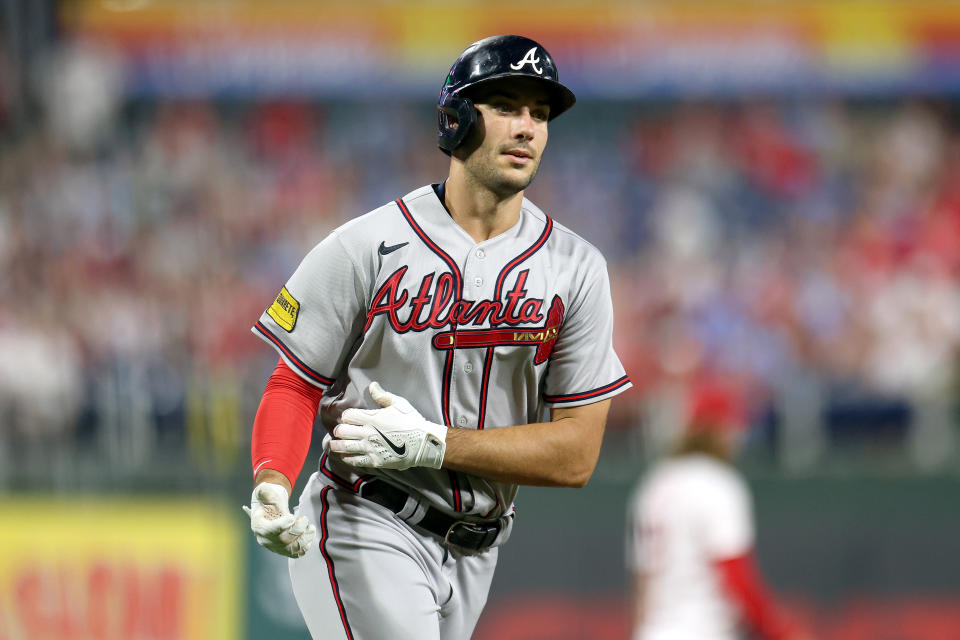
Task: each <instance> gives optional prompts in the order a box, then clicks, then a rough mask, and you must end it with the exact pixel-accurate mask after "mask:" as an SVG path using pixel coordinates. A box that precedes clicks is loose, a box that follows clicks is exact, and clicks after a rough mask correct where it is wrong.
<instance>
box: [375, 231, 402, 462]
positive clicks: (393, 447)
mask: <svg viewBox="0 0 960 640" xmlns="http://www.w3.org/2000/svg"><path fill="white" fill-rule="evenodd" d="M404 244H406V243H404ZM373 430H374V431H376V432H377V433H379V434H380V437H381V438H383V439H384V441H386V443H387V444H388V445H390V448H391V449H393V451H394V453H396V454H397V455H398V456H402V455H403V454H405V453H406V452H407V445H406V444H404V445H402V446H399V447H398V446H397V445H395V444H394V443H393V440H391V439H390V438H388V437H387V436H385V435H384V434H383V431H380V429H377V428H376V427H374V428H373Z"/></svg>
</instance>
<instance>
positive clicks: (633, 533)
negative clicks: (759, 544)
mask: <svg viewBox="0 0 960 640" xmlns="http://www.w3.org/2000/svg"><path fill="white" fill-rule="evenodd" d="M743 414H744V412H743V406H742V402H741V399H740V398H739V396H738V394H737V392H736V391H735V390H734V389H731V388H728V387H725V386H723V385H709V386H703V387H701V388H699V389H696V390H695V391H694V392H693V394H692V396H691V402H690V411H689V413H688V417H687V419H686V421H685V424H686V425H687V427H686V429H685V431H684V433H683V434H682V436H681V438H680V442H679V444H678V446H677V448H676V449H675V451H674V454H673V455H671V456H670V457H668V458H667V459H665V460H662V461H660V462H659V463H657V464H656V465H654V467H653V468H652V469H651V470H650V471H649V472H648V473H647V474H646V475H645V476H644V477H643V478H642V480H641V481H640V483H639V485H638V487H637V489H636V491H635V492H634V495H633V497H632V498H631V501H630V507H629V508H630V513H629V517H628V530H629V538H628V540H627V558H628V567H629V569H630V570H631V572H632V576H633V598H632V604H633V614H634V617H633V640H734V639H736V638H739V637H740V636H739V628H740V626H741V623H746V626H748V627H750V628H751V630H752V631H753V633H754V634H755V635H756V636H757V637H760V638H763V639H764V640H806V639H807V638H808V636H807V635H806V634H805V633H803V632H801V631H800V630H799V629H798V628H797V627H796V626H795V625H794V624H792V623H791V622H790V621H788V620H787V618H786V617H785V616H784V615H783V614H782V613H781V611H780V608H779V606H778V605H777V603H776V601H775V599H774V597H773V596H772V594H771V593H770V592H769V591H768V590H767V588H766V587H765V586H764V584H763V581H762V580H761V578H760V574H759V572H758V570H757V565H756V563H755V561H754V557H753V555H754V554H753V546H754V520H753V512H752V507H751V496H750V490H749V488H748V487H747V484H746V482H745V481H744V479H743V477H742V475H741V474H740V473H739V472H738V471H737V470H736V469H735V468H734V467H733V466H732V465H731V464H730V460H731V458H732V456H733V453H734V451H735V449H736V444H737V442H738V440H739V436H740V435H741V432H742V428H743V426H744V423H745V421H744V417H743Z"/></svg>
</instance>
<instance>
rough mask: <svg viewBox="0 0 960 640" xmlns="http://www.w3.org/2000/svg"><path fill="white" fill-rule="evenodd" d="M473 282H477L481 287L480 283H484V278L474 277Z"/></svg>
mask: <svg viewBox="0 0 960 640" xmlns="http://www.w3.org/2000/svg"><path fill="white" fill-rule="evenodd" d="M473 284H475V285H476V286H478V287H479V286H480V285H482V284H483V278H474V279H473Z"/></svg>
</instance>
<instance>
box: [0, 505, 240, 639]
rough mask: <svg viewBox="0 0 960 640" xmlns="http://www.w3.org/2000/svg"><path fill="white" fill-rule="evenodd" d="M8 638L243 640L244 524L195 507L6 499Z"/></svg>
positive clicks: (3, 559) (3, 569) (0, 553)
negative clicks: (242, 529)
mask: <svg viewBox="0 0 960 640" xmlns="http://www.w3.org/2000/svg"><path fill="white" fill-rule="evenodd" d="M0 523H2V526H0V640H139V639H144V640H147V639H149V640H200V639H205V640H209V639H216V638H222V639H223V640H236V638H239V637H242V633H243V623H244V620H243V619H242V618H241V616H240V614H241V609H240V606H239V605H240V601H241V600H240V599H241V597H242V588H243V581H244V579H245V577H244V573H243V571H242V570H243V567H242V561H243V558H244V555H243V553H244V549H243V547H242V540H241V538H240V534H241V530H240V529H239V528H238V527H237V518H236V517H231V516H229V515H228V514H227V513H226V511H225V510H224V509H223V508H222V507H219V506H211V505H209V504H203V503H197V502H187V501H152V500H150V499H143V500H137V501H126V500H90V501H84V500H63V499H56V500H54V499H50V500H47V499H39V498H38V499H5V500H2V501H0Z"/></svg>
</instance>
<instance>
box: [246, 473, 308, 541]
mask: <svg viewBox="0 0 960 640" xmlns="http://www.w3.org/2000/svg"><path fill="white" fill-rule="evenodd" d="M288 500H289V496H288V495H287V490H286V489H284V488H283V487H282V486H280V485H279V484H274V483H272V482H261V483H260V484H258V485H257V486H256V487H255V488H254V490H253V495H251V496H250V506H249V507H248V506H246V505H244V507H243V510H244V511H246V512H247V515H248V516H250V529H251V530H252V531H253V533H254V534H255V535H256V537H257V542H259V543H260V546H262V547H266V548H267V549H269V550H270V551H273V552H274V553H279V554H280V555H282V556H287V557H288V558H299V557H300V556H302V555H303V554H305V553H306V552H307V551H308V550H309V549H310V545H311V544H312V543H313V541H314V540H315V539H316V537H317V528H316V527H315V526H314V525H313V523H312V522H310V521H309V520H307V517H306V516H294V515H293V514H292V513H290V508H289V507H288V506H287V501H288Z"/></svg>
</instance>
